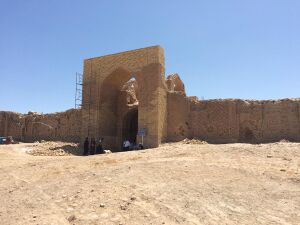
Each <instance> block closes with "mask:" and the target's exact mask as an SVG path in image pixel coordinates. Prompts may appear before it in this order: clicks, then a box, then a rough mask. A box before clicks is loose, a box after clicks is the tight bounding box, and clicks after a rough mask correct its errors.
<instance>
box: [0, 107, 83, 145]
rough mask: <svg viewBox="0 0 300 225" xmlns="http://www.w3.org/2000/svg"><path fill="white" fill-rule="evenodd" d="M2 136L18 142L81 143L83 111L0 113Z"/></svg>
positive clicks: (0, 131)
mask: <svg viewBox="0 0 300 225" xmlns="http://www.w3.org/2000/svg"><path fill="white" fill-rule="evenodd" d="M0 136H13V137H14V138H15V139H16V140H21V141H36V140H59V141H74V142H79V141H80V137H81V110H78V109H70V110H67V111H65V112H60V113H52V114H36V113H29V114H19V113H14V112H5V111H1V112H0Z"/></svg>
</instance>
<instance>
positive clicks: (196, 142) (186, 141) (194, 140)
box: [181, 138, 208, 145]
mask: <svg viewBox="0 0 300 225" xmlns="http://www.w3.org/2000/svg"><path fill="white" fill-rule="evenodd" d="M181 142H182V143H183V144H192V145H199V144H200V145H203V144H208V143H207V142H206V141H202V140H199V139H194V138H193V139H188V138H186V139H184V140H182V141H181Z"/></svg>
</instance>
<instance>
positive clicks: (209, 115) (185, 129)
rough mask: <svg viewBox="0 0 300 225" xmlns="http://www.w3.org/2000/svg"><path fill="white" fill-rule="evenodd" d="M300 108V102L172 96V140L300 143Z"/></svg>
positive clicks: (170, 131)
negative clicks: (197, 139) (287, 141)
mask: <svg viewBox="0 0 300 225" xmlns="http://www.w3.org/2000/svg"><path fill="white" fill-rule="evenodd" d="M299 105H300V99H283V100H276V101H273V100H269V101H251V100H239V99H225V100H205V101H192V100H191V99H189V98H187V97H185V96H183V95H180V94H178V93H169V94H168V140H170V141H178V140H182V139H184V138H186V137H189V138H200V139H203V140H207V141H210V142H213V143H230V142H253V143H260V142H273V141H279V140H281V139H287V140H290V141H300V129H299V128H300V116H299ZM175 107H176V108H177V110H174V109H175Z"/></svg>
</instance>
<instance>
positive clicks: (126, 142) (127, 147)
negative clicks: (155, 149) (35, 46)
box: [122, 139, 144, 151]
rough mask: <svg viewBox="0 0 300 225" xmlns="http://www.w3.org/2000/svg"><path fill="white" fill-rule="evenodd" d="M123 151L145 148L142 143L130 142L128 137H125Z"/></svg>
mask: <svg viewBox="0 0 300 225" xmlns="http://www.w3.org/2000/svg"><path fill="white" fill-rule="evenodd" d="M122 149H123V151H129V150H138V149H144V146H143V144H142V143H139V144H138V145H137V144H136V142H134V141H133V142H130V141H129V140H128V139H125V140H124V141H123V146H122Z"/></svg>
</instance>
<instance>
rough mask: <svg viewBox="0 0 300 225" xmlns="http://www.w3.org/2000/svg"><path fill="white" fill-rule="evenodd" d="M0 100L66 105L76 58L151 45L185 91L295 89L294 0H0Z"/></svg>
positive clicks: (295, 93)
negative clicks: (159, 48) (162, 51)
mask: <svg viewBox="0 0 300 225" xmlns="http://www.w3.org/2000/svg"><path fill="white" fill-rule="evenodd" d="M0 28H1V33H0V78H1V80H0V84H1V86H0V94H1V101H0V110H12V111H19V112H27V111H29V110H32V111H38V112H44V113H46V112H55V111H63V110H66V109H68V108H72V107H74V91H75V72H82V65H83V59H85V58H90V57H96V56H101V55H105V54H110V53H115V52H120V51H124V50H130V49H136V48H141V47H145V46H152V45H161V46H162V47H163V48H164V49H165V57H166V73H167V74H168V73H172V72H177V73H179V74H180V76H181V78H182V79H183V81H184V83H185V86H186V89H187V94H188V95H196V96H198V97H201V96H203V97H204V98H205V99H211V98H247V99H277V98H287V97H300V1H299V0H286V1H283V0H251V1H241V0H226V1H224V0H219V1H216V0H209V1H208V0H207V1H202V0H195V1H188V0H186V1H182V0H172V1H171V0H170V1H164V0H152V1H141V0H135V1H130V0H126V1H124V0H119V1H117V0H115V1H114V0H107V1H105V0H81V1H79V0H19V1H16V0H1V1H0Z"/></svg>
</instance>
